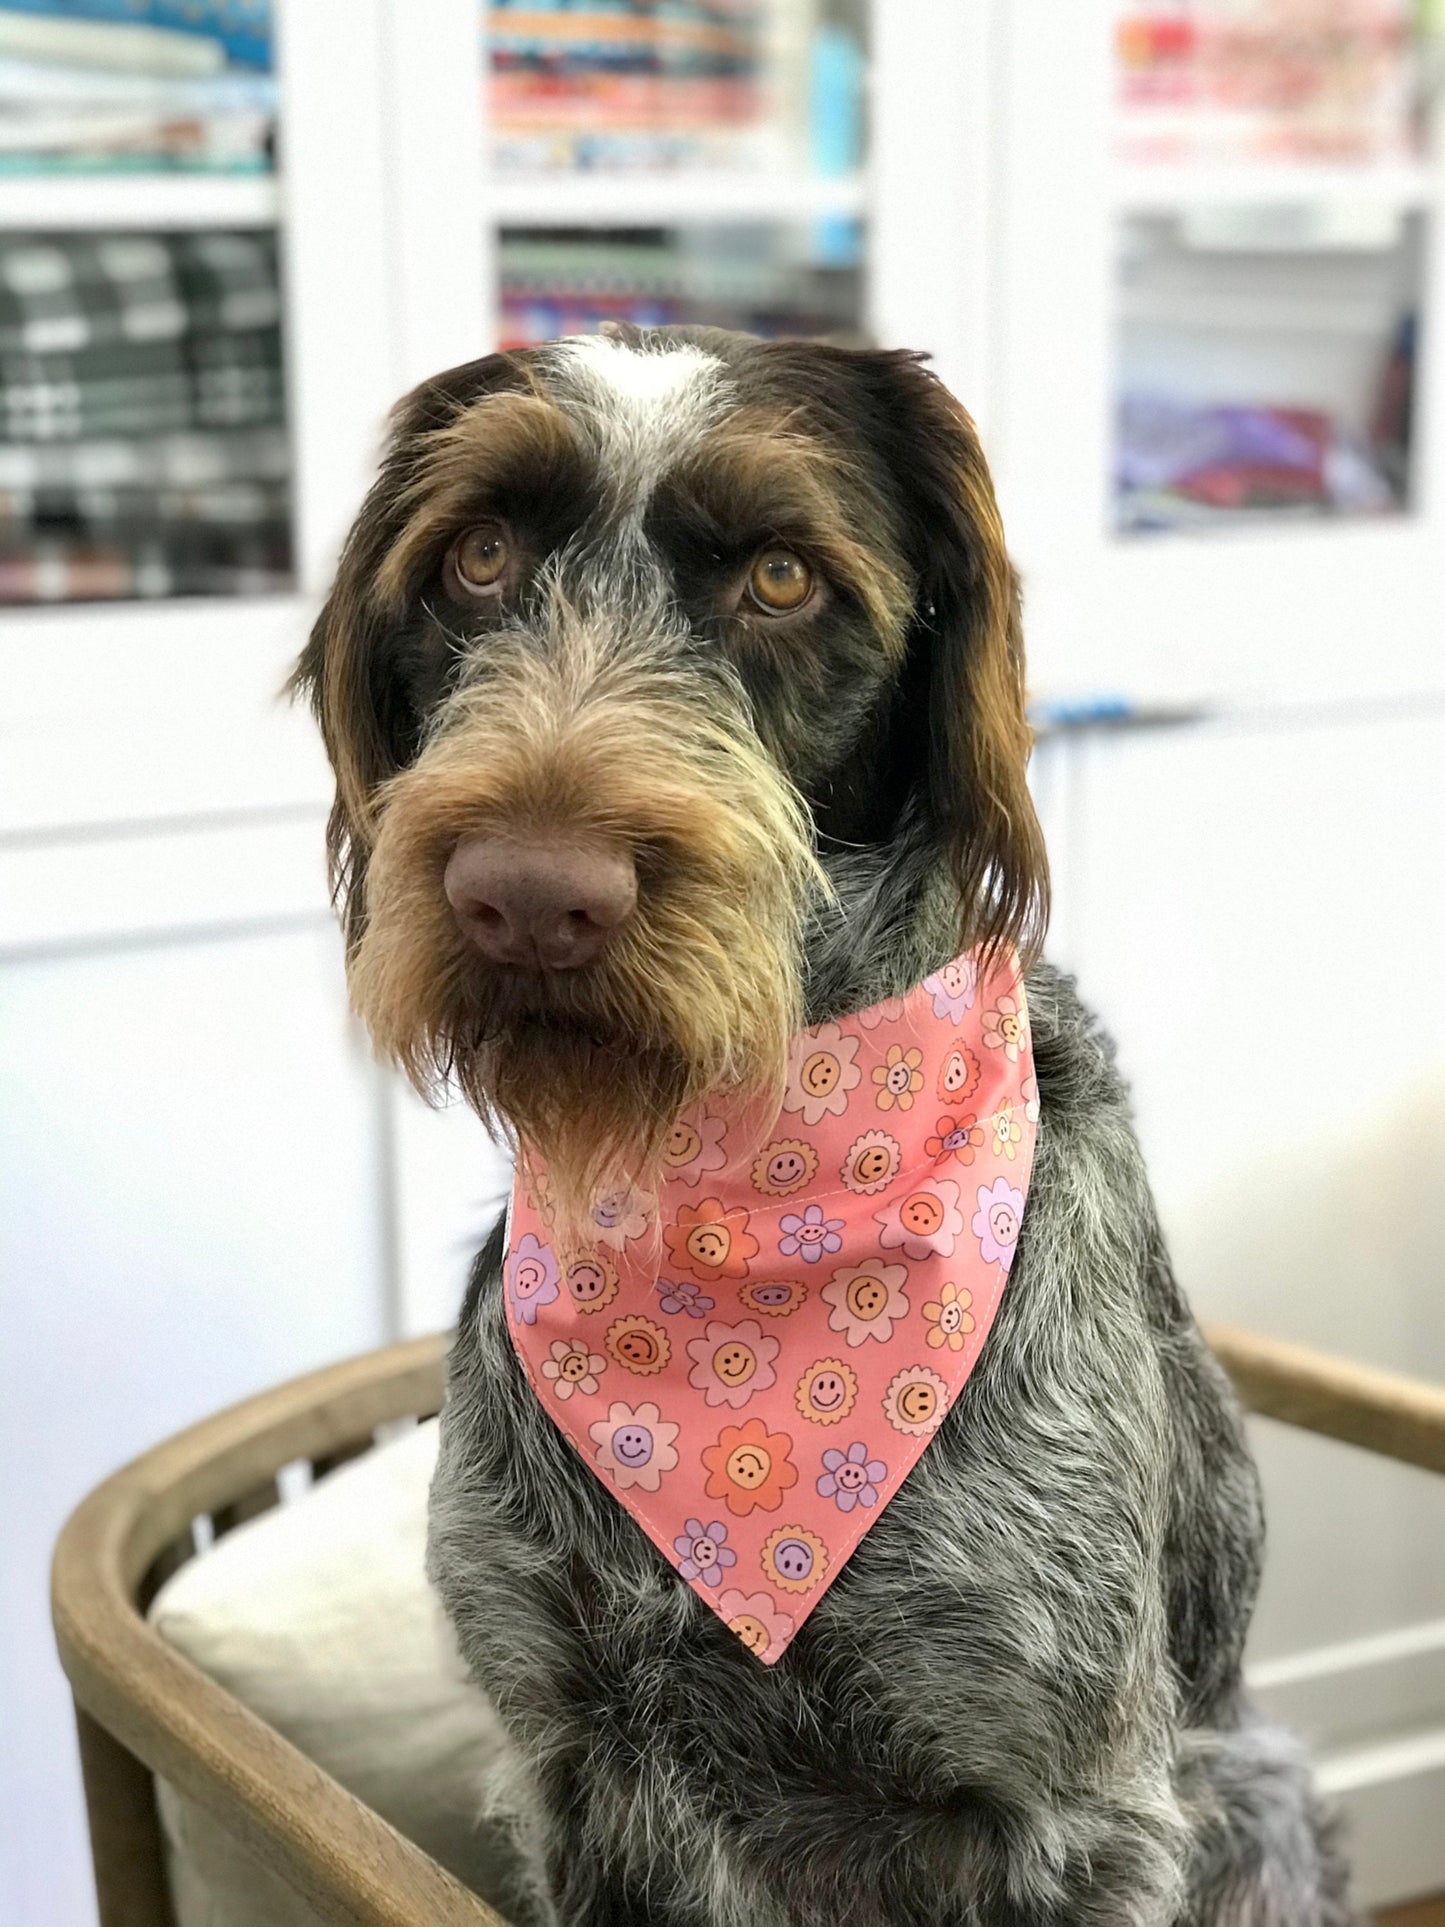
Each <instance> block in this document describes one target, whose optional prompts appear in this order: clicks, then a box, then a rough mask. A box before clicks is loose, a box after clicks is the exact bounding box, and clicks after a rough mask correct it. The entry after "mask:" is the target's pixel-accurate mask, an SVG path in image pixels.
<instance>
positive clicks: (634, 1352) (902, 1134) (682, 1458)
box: [505, 953, 1038, 1664]
mask: <svg viewBox="0 0 1445 1927" xmlns="http://www.w3.org/2000/svg"><path fill="white" fill-rule="evenodd" d="M1037 1117H1038V1095H1037V1090H1036V1087H1035V1084H1034V1078H1033V1056H1032V1052H1031V1050H1030V1046H1029V1031H1028V1013H1027V1009H1026V1007H1025V1003H1024V992H1023V984H1022V981H1021V979H1020V976H1019V972H1018V967H1017V964H1016V963H1015V962H1014V961H1013V960H1012V959H1009V960H1008V961H1006V962H1005V963H1004V964H1003V965H1002V966H1000V968H999V969H997V970H996V971H995V972H994V974H993V975H992V976H991V977H990V978H988V979H987V981H986V982H984V983H982V984H981V983H980V982H979V981H978V963H977V960H976V956H975V954H974V953H970V954H969V955H968V956H965V957H961V958H960V959H959V960H958V961H957V962H956V963H951V964H948V965H946V966H945V967H944V968H943V969H942V970H940V971H938V972H937V973H936V975H934V976H932V977H929V978H927V979H925V981H924V982H923V983H922V984H921V985H919V987H918V988H917V989H916V990H913V991H910V992H909V994H908V995H907V996H906V997H892V998H889V999H888V1000H887V1001H886V1002H884V1003H881V1004H874V1005H873V1006H871V1008H869V1009H868V1010H862V1011H859V1012H858V1013H857V1015H856V1016H853V1017H848V1018H845V1019H843V1020H842V1021H841V1022H839V1023H831V1024H819V1025H817V1026H816V1027H815V1028H814V1029H812V1030H805V1031H803V1032H802V1034H801V1035H800V1036H799V1037H798V1038H797V1039H796V1041H795V1042H794V1044H793V1048H792V1052H791V1056H790V1058H789V1063H788V1082H787V1092H786V1095H785V1096H784V1098H783V1108H782V1113H781V1115H780V1116H779V1117H778V1119H777V1122H776V1124H775V1126H774V1128H773V1130H772V1132H771V1133H770V1135H769V1137H768V1140H767V1141H766V1142H765V1143H761V1142H760V1141H759V1140H758V1138H757V1134H756V1130H755V1129H754V1130H753V1131H752V1132H751V1134H750V1141H749V1145H748V1147H747V1148H746V1149H744V1148H743V1147H742V1146H739V1147H738V1148H737V1150H734V1149H733V1148H732V1147H731V1146H730V1144H729V1135H730V1133H731V1132H732V1131H733V1129H734V1128H735V1126H734V1121H733V1120H732V1119H730V1118H729V1116H728V1115H727V1114H726V1112H725V1111H724V1110H723V1109H722V1108H721V1107H718V1106H713V1105H711V1104H707V1103H704V1104H703V1105H701V1106H699V1107H697V1108H696V1109H694V1110H693V1111H691V1112H689V1113H687V1114H685V1115H684V1117H682V1118H681V1119H680V1120H679V1121H678V1123H677V1125H676V1126H675V1127H674V1129H673V1132H672V1135H671V1138H670V1140H669V1144H668V1149H667V1162H668V1166H669V1170H668V1175H667V1177H666V1179H665V1180H664V1182H663V1185H662V1188H661V1193H660V1197H659V1199H658V1205H659V1207H660V1210H659V1216H658V1219H656V1220H655V1219H654V1216H653V1213H652V1212H651V1211H650V1210H649V1209H648V1207H647V1206H646V1205H645V1204H644V1203H643V1202H642V1201H641V1200H640V1199H639V1198H637V1197H636V1196H634V1195H633V1194H631V1193H628V1192H613V1193H611V1194H609V1195H607V1196H605V1197H602V1198H599V1200H598V1202H597V1205H596V1208H595V1210H594V1213H593V1216H594V1218H595V1220H596V1224H597V1227H598V1229H597V1237H596V1242H595V1243H594V1244H593V1245H592V1246H591V1248H590V1249H589V1250H588V1252H587V1253H586V1255H585V1256H583V1257H580V1258H578V1259H576V1260H575V1261H574V1262H573V1263H572V1264H571V1265H570V1266H569V1267H568V1269H567V1272H566V1275H565V1276H564V1275H563V1273H562V1270H561V1267H560V1265H559V1263H558V1260H557V1256H556V1254H555V1252H554V1251H553V1249H552V1246H551V1245H550V1244H549V1243H548V1231H547V1222H548V1212H547V1207H546V1196H545V1192H546V1180H545V1177H543V1178H542V1179H541V1180H540V1181H539V1182H538V1184H537V1186H536V1187H535V1188H536V1191H537V1193H539V1194H540V1195H535V1196H534V1195H531V1194H529V1193H528V1191H527V1190H526V1189H525V1188H524V1187H523V1185H522V1184H521V1183H518V1185H517V1186H516V1188H515V1190H514V1192H513V1197H512V1211H511V1221H510V1224H509V1227H508V1255H507V1261H506V1269H505V1281H506V1306H507V1322H508V1325H509V1326H510V1328H511V1333H512V1339H513V1342H514V1344H515V1345H516V1348H517V1352H518V1354H519V1356H520V1358H521V1360H522V1364H523V1367H524V1369H525V1370H526V1373H527V1377H528V1379H529V1380H530V1382H531V1385H532V1389H533V1390H534V1391H535V1392H536V1394H537V1397H538V1398H539V1399H541V1401H542V1403H543V1405H544V1406H545V1407H546V1409H547V1411H548V1412H549V1413H550V1414H551V1416H552V1418H553V1419H554V1420H555V1421H556V1423H557V1425H558V1426H559V1427H560V1429H561V1430H562V1431H563V1432H564V1433H565V1434H566V1436H567V1438H568V1439H570V1440H571V1442H572V1444H573V1445H574V1446H575V1447H576V1448H577V1450H578V1451H579V1452H580V1453H581V1455H582V1457H583V1459H584V1460H585V1461H586V1463H587V1464H588V1465H589V1466H590V1467H591V1468H592V1470H593V1471H594V1472H595V1473H596V1474H597V1477H598V1478H599V1479H601V1480H602V1482H603V1484H604V1485H606V1486H607V1487H608V1488H609V1490H610V1491H611V1492H612V1493H613V1494H614V1495H615V1497H616V1498H617V1500H618V1501H619V1503H620V1504H622V1505H624V1506H626V1507H627V1509H628V1511H629V1512H630V1513H631V1514H632V1516H633V1517H634V1518H635V1519H636V1520H637V1522H638V1524H639V1525H640V1526H641V1527H642V1528H643V1530H644V1531H645V1532H646V1533H647V1534H648V1535H649V1537H650V1538H651V1539H652V1540H653V1541H654V1543H655V1544H656V1545H657V1546H659V1547H660V1548H661V1550H662V1552H663V1555H664V1556H665V1557H666V1558H667V1559H668V1560H669V1561H670V1562H671V1563H672V1564H673V1565H674V1566H675V1567H676V1568H677V1571H678V1573H679V1574H680V1576H681V1577H682V1578H683V1579H685V1580H686V1581H687V1582H688V1584H689V1585H690V1586H691V1587H692V1589H693V1590H694V1592H696V1593H697V1594H698V1596H699V1597H700V1598H702V1599H705V1600H706V1601H707V1603H708V1605H709V1606H711V1607H712V1609H713V1611H714V1612H716V1613H718V1614H719V1615H720V1616H721V1618H723V1619H724V1620H725V1621H726V1622H727V1624H728V1625H729V1626H730V1627H731V1628H732V1630H733V1631H734V1632H735V1633H736V1634H737V1635H738V1637H739V1638H740V1639H742V1640H743V1641H744V1643H745V1644H746V1645H748V1646H749V1647H751V1649H752V1650H753V1651H754V1652H755V1653H756V1654H757V1656H758V1657H759V1659H761V1660H763V1661H765V1662H766V1663H767V1664H771V1663H772V1662H773V1661H774V1660H776V1659H777V1658H778V1657H779V1655H780V1654H782V1653H783V1652H784V1651H785V1650H786V1649H787V1646H788V1643H789V1641H790V1640H791V1639H792V1637H793V1635H794V1633H795V1632H796V1631H797V1629H798V1627H799V1626H800V1625H801V1624H802V1622H803V1621H804V1620H805V1619H806V1618H807V1616H808V1614H809V1613H810V1612H811V1611H812V1610H813V1608H814V1606H816V1605H817V1603H818V1601H819V1599H820V1598H821V1597H822V1595H823V1593H824V1592H825V1591H826V1590H827V1588H828V1586H829V1585H830V1584H831V1583H832V1582H833V1580H834V1579H836V1578H837V1576H838V1574H839V1573H840V1572H841V1571H842V1569H843V1566H844V1564H845V1562H846V1561H847V1560H848V1558H849V1557H850V1556H851V1554H852V1552H853V1550H854V1548H855V1547H856V1546H857V1544H858V1542H859V1540H860V1539H861V1538H862V1537H863V1534H864V1533H865V1532H866V1531H867V1530H868V1528H869V1526H870V1525H872V1524H873V1522H874V1521H875V1520H876V1519H877V1518H878V1517H879V1515H880V1514H881V1512H882V1510H883V1508H884V1506H886V1505H887V1503H888V1501H889V1500H890V1499H891V1498H892V1497H893V1494H894V1493H895V1492H896V1491H897V1490H898V1488H899V1486H900V1485H901V1484H902V1483H903V1481H904V1479H905V1478H906V1477H907V1476H908V1473H909V1471H910V1470H911V1469H912V1467H913V1465H914V1464H915V1462H916V1461H917V1459H918V1458H919V1456H920V1454H921V1453H922V1452H923V1451H924V1449H925V1447H926V1446H927V1444H928V1441H929V1438H930V1437H931V1435H932V1434H933V1432H934V1431H935V1430H936V1429H937V1427H938V1425H939V1424H940V1423H941V1421H942V1419H943V1416H944V1414H945V1412H947V1410H948V1408H949V1406H950V1405H951V1404H952V1402H953V1400H954V1399H955V1398H957V1396H958V1394H959V1393H960V1391H961V1390H962V1389H963V1386H964V1383H965V1381H966V1380H967V1378H968V1375H969V1373H970V1372H971V1371H972V1370H973V1367H974V1365H975V1363H976V1362H977V1359H978V1355H979V1352H980V1351H981V1349H982V1347H983V1342H984V1340H985V1338H986V1337H987V1336H988V1330H989V1326H990V1325H991V1324H992V1323H993V1317H994V1313H995V1311H996V1310H997V1308H998V1302H999V1299H1000V1297H1001V1296H1002V1293H1003V1288H1004V1282H1005V1280H1006V1279H1007V1277H1008V1270H1009V1265H1010V1264H1011V1263H1012V1261H1013V1255H1014V1249H1015V1246H1016V1244H1017V1241H1018V1235H1019V1226H1020V1223H1021V1221H1022V1217H1023V1209H1024V1197H1025V1194H1026V1193H1027V1191H1028V1182H1029V1169H1030V1165H1031V1163H1032V1160H1033V1149H1034V1132H1035V1123H1036V1120H1037ZM659 1225H660V1236H659Z"/></svg>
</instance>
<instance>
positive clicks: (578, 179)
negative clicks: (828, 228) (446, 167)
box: [487, 171, 867, 227]
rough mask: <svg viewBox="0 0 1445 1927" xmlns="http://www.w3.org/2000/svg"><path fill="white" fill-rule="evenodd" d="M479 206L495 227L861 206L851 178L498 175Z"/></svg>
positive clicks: (773, 217)
mask: <svg viewBox="0 0 1445 1927" xmlns="http://www.w3.org/2000/svg"><path fill="white" fill-rule="evenodd" d="M487 205H488V208H489V210H490V212H491V214H492V217H493V219H494V220H496V221H497V222H498V223H499V224H500V225H501V226H503V227H586V226H589V225H591V224H593V223H596V224H598V225H601V226H607V227H656V226H664V225H669V224H673V223H680V224H683V225H687V224H693V223H699V222H705V221H739V222H755V221H815V220H819V219H821V218H824V217H826V216H829V215H845V216H858V215H862V214H863V213H864V212H865V210H866V207H867V193H866V185H865V182H864V181H863V180H862V179H861V178H860V177H857V176H853V175H847V176H842V177H839V178H837V179H822V178H818V177H816V176H813V175H808V174H797V175H791V176H789V175H781V176H779V175H768V174H738V173H725V172H722V171H718V172H716V173H706V174H694V173H688V172H683V171H679V172H677V173H675V174H662V173H659V174H643V175H635V176H631V177H628V176H625V175H624V176H618V175H615V174H602V173H599V174H556V175H539V176H534V177H533V178H531V179H528V178H526V177H521V178H518V177H511V176H505V175H504V176H502V177H501V178H499V179H496V180H494V181H493V182H492V184H491V186H490V188H489V189H488V190H487Z"/></svg>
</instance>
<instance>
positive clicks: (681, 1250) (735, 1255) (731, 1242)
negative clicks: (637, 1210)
mask: <svg viewBox="0 0 1445 1927" xmlns="http://www.w3.org/2000/svg"><path fill="white" fill-rule="evenodd" d="M662 1235H663V1238H664V1239H665V1240H666V1242H667V1249H668V1252H669V1254H670V1256H671V1258H672V1262H673V1265H674V1266H675V1267H676V1268H677V1269H678V1270H679V1271H690V1272H691V1273H692V1275H693V1277H694V1278H700V1279H701V1280H702V1282H703V1283H704V1284H711V1283H712V1281H713V1279H714V1278H746V1277H747V1275H748V1259H749V1258H756V1257H757V1255H758V1241H757V1239H756V1238H755V1237H754V1236H753V1235H752V1233H751V1232H750V1231H749V1230H748V1213H747V1212H746V1211H744V1210H742V1209H741V1207H738V1208H736V1209H734V1210H732V1211H729V1210H728V1208H727V1206H726V1205H724V1204H723V1202H722V1200H721V1199H720V1198H704V1199H703V1201H702V1203H701V1204H697V1205H689V1204H685V1205H682V1206H681V1207H680V1208H679V1210H678V1214H677V1221H676V1223H674V1224H669V1225H664V1226H663V1230H662Z"/></svg>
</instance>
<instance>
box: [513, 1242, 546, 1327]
mask: <svg viewBox="0 0 1445 1927" xmlns="http://www.w3.org/2000/svg"><path fill="white" fill-rule="evenodd" d="M557 1277H558V1272H557V1260H556V1259H555V1258H554V1257H553V1255H552V1252H551V1249H550V1247H549V1246H547V1245H544V1244H543V1243H542V1242H541V1240H540V1239H539V1238H537V1237H536V1235H535V1234H534V1233H533V1232H530V1231H529V1232H527V1234H526V1235H525V1237H523V1238H520V1239H519V1240H518V1242H517V1249H516V1250H515V1251H514V1252H513V1253H512V1255H511V1257H510V1259H509V1260H508V1261H507V1290H508V1292H509V1293H510V1295H511V1300H512V1312H513V1315H514V1316H515V1317H517V1318H520V1319H521V1321H522V1323H523V1324H524V1325H535V1324H536V1322H537V1307H538V1306H539V1305H550V1304H551V1303H552V1300H553V1299H554V1298H555V1297H556V1296H557Z"/></svg>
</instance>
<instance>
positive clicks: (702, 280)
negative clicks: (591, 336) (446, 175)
mask: <svg viewBox="0 0 1445 1927" xmlns="http://www.w3.org/2000/svg"><path fill="white" fill-rule="evenodd" d="M830 238H831V237H830ZM814 239H815V237H814V236H813V235H811V234H809V233H806V232H804V233H783V232H779V231H776V230H765V231H759V230H757V229H754V228H715V227H708V228H706V229H703V230H701V231H699V232H696V233H690V232H686V231H677V230H669V229H660V230H659V229H650V230H643V231H634V232H629V231H626V230H615V229H613V230H609V229H594V230H591V231H585V232H571V233H557V232H555V231H553V232H531V231H528V230H526V229H511V230H508V231H507V232H506V233H504V234H503V236H502V245H501V284H502V285H501V294H502V342H501V345H502V346H503V347H504V348H524V347H530V346H532V345H533V344H535V343H537V342H541V341H556V340H558V339H560V338H561V337H562V336H563V335H571V334H582V333H585V332H587V331H588V330H591V329H594V328H597V327H599V326H600V325H601V324H602V323H603V322H604V321H631V322H635V323H637V325H638V326H640V327H647V328H655V327H660V326H662V325H663V324H664V323H667V322H696V321H705V322H711V323H712V324H713V325H715V326H719V327H727V328H741V329H744V330H745V331H746V332H748V333H749V334H760V335H822V336H826V337H828V338H829V339H831V340H835V341H851V340H856V339H857V338H858V327H859V323H858V315H859V309H860V295H861V290H860V286H859V274H858V265H857V239H856V233H854V234H853V236H852V246H851V249H850V251H849V252H848V254H847V256H846V257H845V258H841V259H840V257H839V254H838V251H837V249H836V248H834V247H830V249H829V251H828V253H827V254H826V256H823V257H821V258H820V256H819V253H818V250H817V249H816V248H815V247H814V246H813V245H812V243H813V241H814Z"/></svg>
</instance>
